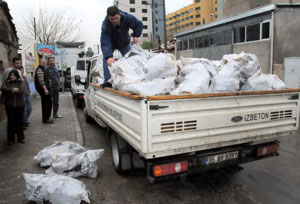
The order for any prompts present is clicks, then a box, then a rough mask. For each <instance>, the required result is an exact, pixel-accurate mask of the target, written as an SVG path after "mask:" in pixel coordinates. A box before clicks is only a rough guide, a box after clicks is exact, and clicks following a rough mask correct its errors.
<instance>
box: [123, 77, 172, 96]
mask: <svg viewBox="0 0 300 204" xmlns="http://www.w3.org/2000/svg"><path fill="white" fill-rule="evenodd" d="M175 79H176V78H175V77H169V78H165V79H154V80H151V81H141V82H135V83H127V84H122V85H121V86H119V87H118V89H119V90H121V91H124V92H129V93H133V94H138V95H143V96H155V95H165V94H168V93H170V92H171V91H172V90H174V88H175Z"/></svg>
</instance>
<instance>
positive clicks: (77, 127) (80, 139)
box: [65, 92, 84, 146]
mask: <svg viewBox="0 0 300 204" xmlns="http://www.w3.org/2000/svg"><path fill="white" fill-rule="evenodd" d="M65 93H66V92H65ZM68 95H69V96H70V98H71V100H72V95H71V93H70V92H68ZM71 102H72V106H73V108H72V118H73V122H74V125H75V134H76V135H75V136H76V141H77V143H78V144H80V145H82V146H83V145H84V144H83V143H84V142H83V135H82V131H81V127H80V124H79V120H78V116H77V113H76V108H75V105H74V103H73V100H72V101H71Z"/></svg>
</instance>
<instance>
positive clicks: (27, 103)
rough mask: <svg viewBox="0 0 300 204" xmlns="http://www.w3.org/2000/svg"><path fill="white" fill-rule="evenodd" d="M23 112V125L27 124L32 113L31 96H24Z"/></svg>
mask: <svg viewBox="0 0 300 204" xmlns="http://www.w3.org/2000/svg"><path fill="white" fill-rule="evenodd" d="M24 99H25V111H24V123H28V118H29V116H30V114H31V111H32V103H31V96H28V95H25V97H24Z"/></svg>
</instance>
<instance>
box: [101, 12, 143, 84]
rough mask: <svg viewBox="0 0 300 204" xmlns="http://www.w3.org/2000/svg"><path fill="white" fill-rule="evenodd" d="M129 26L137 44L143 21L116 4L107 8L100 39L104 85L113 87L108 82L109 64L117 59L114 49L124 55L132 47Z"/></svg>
mask: <svg viewBox="0 0 300 204" xmlns="http://www.w3.org/2000/svg"><path fill="white" fill-rule="evenodd" d="M129 28H130V29H132V30H133V33H132V36H133V42H134V43H135V44H137V43H138V42H139V37H140V36H141V34H142V31H143V23H142V21H140V20H139V19H137V18H136V17H134V16H133V15H130V14H128V13H126V12H123V11H120V10H119V9H118V7H116V6H110V7H108V8H107V16H106V18H105V19H104V21H103V23H102V29H101V39H100V42H101V50H102V53H103V71H104V84H102V87H111V84H110V83H109V82H108V80H109V79H110V73H109V70H108V66H111V65H112V63H114V62H115V61H116V60H115V59H114V58H113V52H114V50H116V49H118V50H119V51H120V52H121V54H122V55H123V56H124V55H125V54H126V53H127V52H128V51H129V50H130V49H131V45H130V35H129V32H128V31H129Z"/></svg>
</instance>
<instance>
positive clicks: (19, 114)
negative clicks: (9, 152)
mask: <svg viewBox="0 0 300 204" xmlns="http://www.w3.org/2000/svg"><path fill="white" fill-rule="evenodd" d="M1 91H2V94H3V95H4V105H5V110H6V115H7V144H8V145H12V144H13V143H14V141H15V134H17V137H18V141H19V142H21V143H25V142H26V141H25V137H24V130H23V117H24V107H25V101H24V85H23V83H22V79H21V76H20V75H19V73H18V71H17V70H12V71H11V72H10V73H9V74H8V78H7V80H5V81H4V83H3V84H2V86H1Z"/></svg>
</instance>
